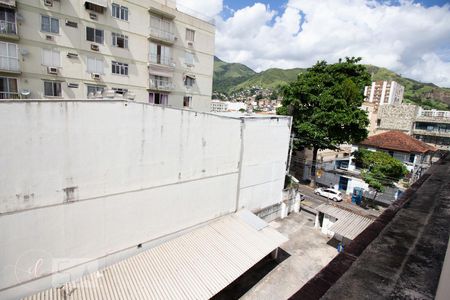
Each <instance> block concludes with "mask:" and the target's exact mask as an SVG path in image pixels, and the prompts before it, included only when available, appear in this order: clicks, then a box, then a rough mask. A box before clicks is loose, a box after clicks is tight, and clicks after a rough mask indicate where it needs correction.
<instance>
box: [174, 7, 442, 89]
mask: <svg viewBox="0 0 450 300" xmlns="http://www.w3.org/2000/svg"><path fill="white" fill-rule="evenodd" d="M375 1H376V2H375ZM179 2H180V3H183V5H185V6H186V7H189V8H191V9H193V10H196V11H199V12H202V13H203V14H204V15H206V16H214V17H215V20H216V35H215V36H216V43H215V54H216V55H217V56H218V57H219V58H220V59H222V60H225V61H228V62H239V63H243V64H245V65H247V66H249V67H250V68H252V69H254V70H255V71H262V70H266V69H268V68H274V67H277V68H285V69H287V68H294V67H301V68H307V67H310V66H312V65H313V64H314V63H316V62H317V61H320V60H326V61H327V62H330V63H333V62H336V61H338V60H339V58H345V57H347V56H349V57H351V56H355V57H362V59H363V63H366V64H372V65H376V66H379V67H385V68H388V69H390V70H392V71H395V72H397V73H399V74H402V75H403V76H407V77H409V78H413V79H416V80H419V81H422V82H432V83H435V84H437V85H439V86H445V87H450V39H449V37H450V0H421V1H415V2H413V1H411V0H259V1H255V0H203V1H200V0H179ZM417 4H420V5H417Z"/></svg>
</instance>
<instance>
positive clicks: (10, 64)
mask: <svg viewBox="0 0 450 300" xmlns="http://www.w3.org/2000/svg"><path fill="white" fill-rule="evenodd" d="M0 72H3V73H13V74H19V73H20V64H19V59H18V58H15V57H5V56H0Z"/></svg>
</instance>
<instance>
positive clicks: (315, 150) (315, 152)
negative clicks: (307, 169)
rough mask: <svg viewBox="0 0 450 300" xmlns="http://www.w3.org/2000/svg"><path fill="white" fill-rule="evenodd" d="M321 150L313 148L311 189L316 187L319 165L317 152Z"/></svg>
mask: <svg viewBox="0 0 450 300" xmlns="http://www.w3.org/2000/svg"><path fill="white" fill-rule="evenodd" d="M318 150H319V149H317V148H316V147H314V148H313V158H312V163H311V183H310V184H309V186H310V187H315V186H316V165H317V152H318Z"/></svg>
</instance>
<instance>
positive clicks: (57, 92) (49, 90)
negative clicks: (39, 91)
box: [44, 81, 61, 97]
mask: <svg viewBox="0 0 450 300" xmlns="http://www.w3.org/2000/svg"><path fill="white" fill-rule="evenodd" d="M44 96H46V97H61V82H59V81H44Z"/></svg>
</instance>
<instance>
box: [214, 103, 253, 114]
mask: <svg viewBox="0 0 450 300" xmlns="http://www.w3.org/2000/svg"><path fill="white" fill-rule="evenodd" d="M242 109H243V110H247V105H246V104H245V103H244V102H230V101H220V100H212V101H211V111H212V112H226V111H239V110H242Z"/></svg>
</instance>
